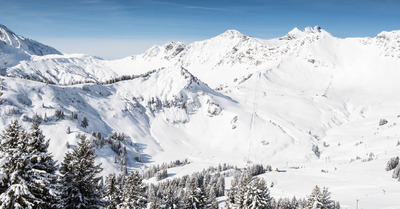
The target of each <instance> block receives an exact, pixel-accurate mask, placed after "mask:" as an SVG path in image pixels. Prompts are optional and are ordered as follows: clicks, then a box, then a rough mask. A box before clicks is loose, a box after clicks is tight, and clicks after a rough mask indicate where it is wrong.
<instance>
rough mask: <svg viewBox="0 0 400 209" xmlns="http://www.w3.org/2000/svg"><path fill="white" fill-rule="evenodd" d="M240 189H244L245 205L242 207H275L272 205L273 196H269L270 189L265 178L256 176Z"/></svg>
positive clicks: (262, 208) (261, 208) (260, 208)
mask: <svg viewBox="0 0 400 209" xmlns="http://www.w3.org/2000/svg"><path fill="white" fill-rule="evenodd" d="M240 190H244V191H243V192H242V194H243V198H242V199H243V207H241V208H243V209H247V208H249V209H250V208H258V209H264V208H273V207H272V205H271V200H272V198H271V197H270V196H269V190H268V188H267V184H266V183H265V181H264V179H259V178H255V179H254V180H252V181H251V182H250V184H247V185H246V186H245V187H244V188H243V187H242V188H240Z"/></svg>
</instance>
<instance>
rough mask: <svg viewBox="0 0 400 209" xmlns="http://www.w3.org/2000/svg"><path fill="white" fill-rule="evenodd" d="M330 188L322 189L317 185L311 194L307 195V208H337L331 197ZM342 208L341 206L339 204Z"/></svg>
mask: <svg viewBox="0 0 400 209" xmlns="http://www.w3.org/2000/svg"><path fill="white" fill-rule="evenodd" d="M330 195H331V193H330V192H329V191H328V188H326V187H324V188H323V189H322V191H321V189H320V188H319V187H318V186H315V187H314V189H313V191H312V192H311V194H310V195H309V196H308V197H307V201H306V208H310V209H336V207H335V206H336V204H335V202H334V201H333V200H331V197H330ZM339 208H340V206H339Z"/></svg>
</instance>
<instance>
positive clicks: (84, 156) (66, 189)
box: [60, 136, 104, 209]
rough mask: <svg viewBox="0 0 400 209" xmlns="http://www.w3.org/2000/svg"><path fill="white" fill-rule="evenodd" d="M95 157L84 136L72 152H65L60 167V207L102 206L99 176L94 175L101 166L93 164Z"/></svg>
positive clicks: (92, 148)
mask: <svg viewBox="0 0 400 209" xmlns="http://www.w3.org/2000/svg"><path fill="white" fill-rule="evenodd" d="M95 158H96V155H95V150H94V147H93V145H92V144H90V142H89V140H87V139H86V136H82V137H81V141H80V142H78V146H76V147H75V148H74V149H73V150H72V152H68V153H66V154H65V156H64V161H63V162H62V163H61V169H60V173H61V174H62V176H61V179H60V181H61V182H60V183H61V184H62V189H61V204H60V207H61V208H66V209H69V208H70V209H73V208H77V209H78V208H80V209H84V208H102V206H103V205H104V202H103V200H102V199H101V197H102V188H101V186H100V185H99V182H100V180H101V177H96V175H97V174H99V173H100V172H101V170H102V168H101V167H100V165H95Z"/></svg>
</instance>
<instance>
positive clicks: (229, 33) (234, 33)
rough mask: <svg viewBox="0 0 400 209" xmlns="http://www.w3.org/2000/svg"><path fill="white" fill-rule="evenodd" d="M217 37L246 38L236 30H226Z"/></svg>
mask: <svg viewBox="0 0 400 209" xmlns="http://www.w3.org/2000/svg"><path fill="white" fill-rule="evenodd" d="M218 37H223V38H229V39H234V38H243V37H246V36H245V35H243V34H242V33H240V32H239V31H237V30H227V31H225V32H224V33H222V34H220V35H219V36H218Z"/></svg>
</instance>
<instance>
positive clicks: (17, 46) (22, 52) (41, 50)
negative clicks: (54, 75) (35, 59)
mask: <svg viewBox="0 0 400 209" xmlns="http://www.w3.org/2000/svg"><path fill="white" fill-rule="evenodd" d="M48 54H61V53H60V52H59V51H57V50H56V49H54V48H52V47H50V46H46V45H44V44H41V43H39V42H37V41H34V40H32V39H27V38H25V37H23V36H20V35H16V34H15V33H14V32H13V31H11V30H10V29H8V28H7V27H6V26H4V25H1V24H0V70H1V69H4V68H7V67H10V66H13V65H15V64H18V62H19V61H21V60H26V59H29V57H30V56H34V55H37V56H42V55H48Z"/></svg>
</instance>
